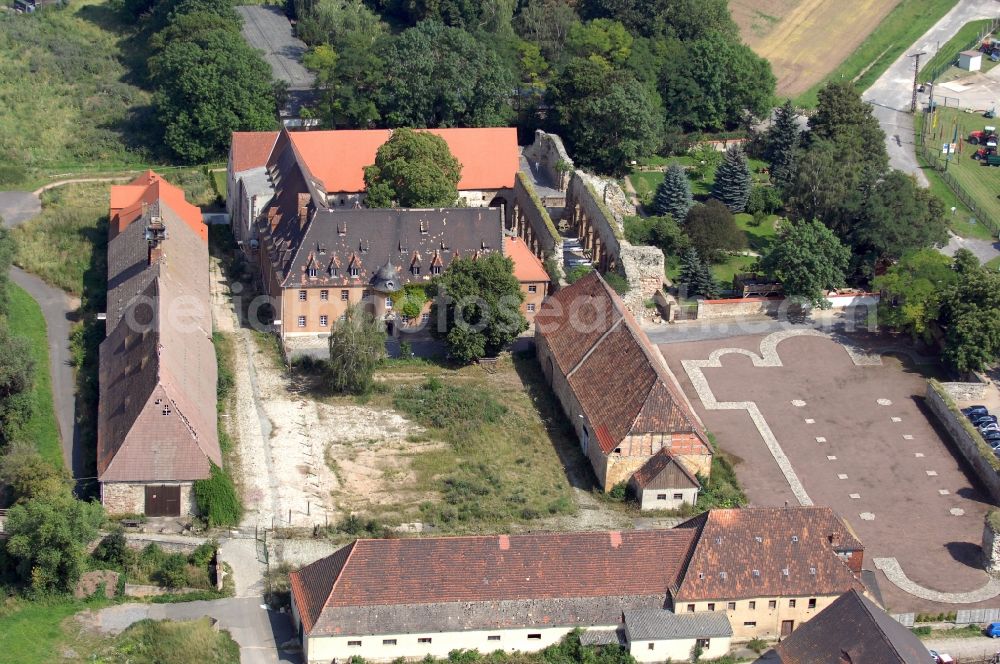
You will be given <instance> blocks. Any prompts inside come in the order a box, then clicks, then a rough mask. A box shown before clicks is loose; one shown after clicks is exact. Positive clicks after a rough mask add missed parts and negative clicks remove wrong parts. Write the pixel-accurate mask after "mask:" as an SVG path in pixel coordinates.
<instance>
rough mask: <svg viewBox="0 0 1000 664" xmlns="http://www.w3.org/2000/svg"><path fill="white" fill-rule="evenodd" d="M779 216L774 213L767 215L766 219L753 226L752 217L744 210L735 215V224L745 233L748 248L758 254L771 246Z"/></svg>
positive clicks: (765, 251)
mask: <svg viewBox="0 0 1000 664" xmlns="http://www.w3.org/2000/svg"><path fill="white" fill-rule="evenodd" d="M778 219H780V217H779V216H778V215H776V214H772V215H768V217H767V219H765V220H764V222H763V223H762V224H761V225H760V226H754V225H753V224H752V223H751V222H752V221H753V217H752V216H750V215H749V214H747V213H745V212H741V213H740V214H737V215H736V225H737V226H739V227H740V230H741V231H743V232H744V233H746V236H747V244H748V245H749V247H750V249H752V250H753V251H756V252H757V253H758V254H765V253H767V250H768V249H770V248H771V244H772V243H773V242H774V238H775V236H776V235H777V229H776V224H777V222H778Z"/></svg>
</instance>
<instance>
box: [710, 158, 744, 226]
mask: <svg viewBox="0 0 1000 664" xmlns="http://www.w3.org/2000/svg"><path fill="white" fill-rule="evenodd" d="M750 186H751V180H750V167H749V166H747V158H746V155H745V154H743V150H741V149H740V148H739V147H737V146H733V147H731V148H729V149H728V150H726V158H725V159H724V160H723V162H722V165H721V166H719V168H718V169H717V170H716V171H715V184H713V185H712V196H713V197H714V198H716V199H717V200H719V201H721V202H722V203H724V204H725V205H726V207H727V208H729V209H730V210H732V211H733V212H742V211H743V210H744V209H746V206H747V199H748V198H749V197H750Z"/></svg>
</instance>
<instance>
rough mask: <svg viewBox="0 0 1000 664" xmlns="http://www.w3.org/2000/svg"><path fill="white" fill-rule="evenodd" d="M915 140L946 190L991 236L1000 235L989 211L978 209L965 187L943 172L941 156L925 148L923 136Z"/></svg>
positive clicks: (997, 222) (995, 220) (996, 223)
mask: <svg viewBox="0 0 1000 664" xmlns="http://www.w3.org/2000/svg"><path fill="white" fill-rule="evenodd" d="M917 139H918V143H919V147H918V150H919V152H920V156H921V157H922V158H923V160H924V161H925V162H926V163H927V164H928V165H930V166H932V167H933V168H934V170H936V171H937V172H938V175H940V176H941V179H942V180H944V181H945V184H947V185H948V188H949V189H951V190H952V192H953V193H954V194H955V196H957V197H958V200H960V201H962V203H964V204H965V205H966V206H967V207H968V208H969V209H970V210H971V211H972V214H973V215H975V217H974V219H973V220H974V221H976V222H977V223H980V224H982V225H983V226H985V227H986V228H988V229H989V230H990V232H991V233H993V235H998V234H1000V220H998V219H996V218H995V217H994V216H993V215H992V213H990V212H989V211H987V210H985V209H983V208H982V207H980V205H979V203H977V202H976V199H975V198H973V197H972V195H971V194H970V193H969V192H968V191H966V190H965V187H963V186H962V183H960V182H959V181H958V180H956V179H955V178H954V176H952V174H951V173H949V172H948V171H947V170H945V168H946V165H947V162H946V161H945V160H944V159H941V155H940V154H938V153H937V152H936V151H935V150H933V149H931V148H929V147H927V145H926V144H925V137H924V136H923V134H921V135H919V136H918V137H917ZM942 162H944V164H945V165H942ZM984 168H985V167H984Z"/></svg>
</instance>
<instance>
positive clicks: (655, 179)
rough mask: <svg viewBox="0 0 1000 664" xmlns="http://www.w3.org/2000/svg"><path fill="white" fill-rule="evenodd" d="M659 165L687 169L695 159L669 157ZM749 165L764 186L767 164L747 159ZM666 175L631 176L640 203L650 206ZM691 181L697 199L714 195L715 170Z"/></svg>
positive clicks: (758, 181) (633, 172) (641, 172)
mask: <svg viewBox="0 0 1000 664" xmlns="http://www.w3.org/2000/svg"><path fill="white" fill-rule="evenodd" d="M657 161H658V162H661V161H662V162H663V163H658V165H663V166H666V165H670V164H680V165H681V166H684V167H685V168H688V169H690V168H692V167H693V166H694V158H693V157H690V156H683V157H668V158H666V159H662V160H657ZM747 165H748V166H749V167H750V175H751V177H752V178H753V181H754V182H755V183H757V184H763V183H765V182H767V181H768V176H767V175H764V174H762V173H759V172H758V171H760V170H761V169H762V168H765V167H767V162H764V161H762V160H760V159H747ZM663 178H664V174H663V172H662V171H640V170H635V171H632V173H631V174H630V175H629V180H630V181H631V182H632V186H633V187H635V193H636V194H638V196H639V201H640V202H641V203H642V204H643V205H644V206H648V205H649V204H650V203H652V201H653V196H654V195H655V194H656V188H657V187H659V186H660V183H661V182H663ZM689 179H691V193H692V194H694V197H695V198H697V199H704V198H708V196H709V195H710V194H711V193H712V185H713V184H714V183H715V169H711V170H709V171H708V172H707V173H706V174H705V177H704V178H703V179H700V180H696V179H693V178H689Z"/></svg>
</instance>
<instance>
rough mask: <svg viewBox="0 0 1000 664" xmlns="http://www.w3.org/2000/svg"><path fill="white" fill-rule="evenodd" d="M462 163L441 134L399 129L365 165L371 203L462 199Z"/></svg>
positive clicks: (439, 203) (422, 204)
mask: <svg viewBox="0 0 1000 664" xmlns="http://www.w3.org/2000/svg"><path fill="white" fill-rule="evenodd" d="M461 173H462V165H461V164H460V163H458V160H457V159H455V157H454V156H453V155H452V154H451V151H450V150H449V149H448V144H447V143H446V142H445V140H444V139H443V138H441V137H440V136H435V135H434V134H431V133H429V132H426V131H413V130H412V129H397V130H396V131H394V132H393V134H392V137H391V138H390V139H389V140H388V141H386V142H385V143H383V144H382V145H381V146H380V147H379V149H378V152H376V154H375V163H374V164H373V165H371V166H368V167H367V168H365V188H366V191H367V195H366V198H365V202H366V204H367V205H368V207H402V208H428V207H448V206H451V205H454V204H455V203H456V201H457V200H458V181H459V178H460V177H461Z"/></svg>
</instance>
